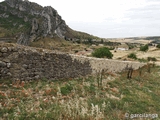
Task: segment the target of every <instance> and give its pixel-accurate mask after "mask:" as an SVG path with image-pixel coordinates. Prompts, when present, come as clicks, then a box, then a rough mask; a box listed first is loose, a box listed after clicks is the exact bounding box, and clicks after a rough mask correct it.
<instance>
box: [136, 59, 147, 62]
mask: <svg viewBox="0 0 160 120" xmlns="http://www.w3.org/2000/svg"><path fill="white" fill-rule="evenodd" d="M138 61H139V62H144V63H146V62H147V60H146V59H144V58H138Z"/></svg>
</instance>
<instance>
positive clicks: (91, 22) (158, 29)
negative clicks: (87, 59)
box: [1, 0, 160, 38]
mask: <svg viewBox="0 0 160 120" xmlns="http://www.w3.org/2000/svg"><path fill="white" fill-rule="evenodd" d="M1 1H2V0H1ZM29 1H31V2H36V3H38V4H40V5H42V6H52V7H53V8H54V9H56V10H57V12H58V13H59V15H61V17H62V19H64V20H65V21H66V23H67V25H68V26H69V27H70V28H72V29H74V30H77V31H83V32H87V33H89V34H92V35H95V36H99V37H103V38H116V37H133V36H160V0H29Z"/></svg>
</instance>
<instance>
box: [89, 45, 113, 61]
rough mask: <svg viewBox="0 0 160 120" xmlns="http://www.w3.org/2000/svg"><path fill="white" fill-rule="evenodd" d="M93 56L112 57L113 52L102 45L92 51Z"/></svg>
mask: <svg viewBox="0 0 160 120" xmlns="http://www.w3.org/2000/svg"><path fill="white" fill-rule="evenodd" d="M92 56H93V57H97V58H109V59H112V57H113V54H112V53H111V52H110V51H109V49H108V48H107V47H102V48H98V49H96V50H95V51H94V52H92Z"/></svg>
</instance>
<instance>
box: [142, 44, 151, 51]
mask: <svg viewBox="0 0 160 120" xmlns="http://www.w3.org/2000/svg"><path fill="white" fill-rule="evenodd" d="M148 49H149V48H148V44H146V45H144V46H141V47H140V51H144V52H146V51H148Z"/></svg>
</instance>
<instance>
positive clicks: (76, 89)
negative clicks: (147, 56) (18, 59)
mask: <svg viewBox="0 0 160 120" xmlns="http://www.w3.org/2000/svg"><path fill="white" fill-rule="evenodd" d="M149 66H150V67H149ZM127 74H128V72H127V71H126V72H123V73H120V74H113V73H108V72H105V71H104V72H103V73H97V74H96V75H95V76H88V77H87V78H77V79H68V80H62V81H58V80H57V81H50V80H46V79H43V80H39V81H32V82H20V81H16V82H11V81H9V80H4V81H2V80H1V81H0V111H1V112H0V114H1V115H0V119H2V120H3V119H4V120H5V119H8V120H11V119H15V120H19V119H30V120H33V119H40V120H42V119H43V120H44V119H54V120H58V119H59V120H63V119H68V120H93V119H95V120H123V119H125V118H126V117H125V116H126V115H128V114H129V116H127V117H129V119H130V118H134V116H131V115H132V114H144V113H145V114H153V115H152V116H150V117H148V118H147V119H152V118H154V119H155V120H158V119H159V118H157V117H158V116H157V115H160V99H159V96H160V87H159V86H160V81H159V78H160V67H159V66H154V65H149V64H148V66H145V67H143V68H140V69H139V70H137V71H133V74H132V78H131V79H127ZM126 113H128V114H126ZM138 119H139V118H138Z"/></svg>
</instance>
